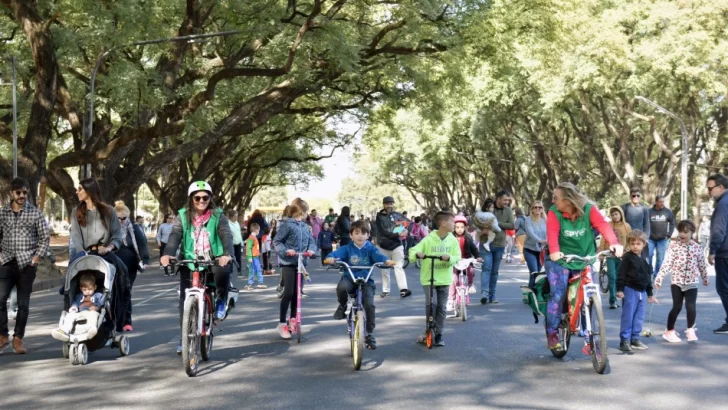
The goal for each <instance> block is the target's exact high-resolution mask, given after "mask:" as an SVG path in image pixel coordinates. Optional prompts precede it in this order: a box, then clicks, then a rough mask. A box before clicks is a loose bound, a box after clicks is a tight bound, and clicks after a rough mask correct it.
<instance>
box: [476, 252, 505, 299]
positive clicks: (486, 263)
mask: <svg viewBox="0 0 728 410" xmlns="http://www.w3.org/2000/svg"><path fill="white" fill-rule="evenodd" d="M505 251H506V248H505V246H493V245H490V252H488V251H486V250H485V248H483V247H482V246H481V247H480V256H481V257H482V258H483V270H482V271H481V272H480V293H481V295H482V296H483V297H486V296H487V297H488V298H491V299H492V298H495V287H496V285H497V284H498V270H499V269H500V264H501V261H502V260H503V253H505Z"/></svg>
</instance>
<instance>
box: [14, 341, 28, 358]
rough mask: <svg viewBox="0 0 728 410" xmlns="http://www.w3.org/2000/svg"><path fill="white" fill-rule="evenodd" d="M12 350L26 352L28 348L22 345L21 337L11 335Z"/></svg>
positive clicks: (20, 352)
mask: <svg viewBox="0 0 728 410" xmlns="http://www.w3.org/2000/svg"><path fill="white" fill-rule="evenodd" d="M13 350H14V351H15V354H26V353H28V349H26V348H25V346H23V339H21V338H19V337H13Z"/></svg>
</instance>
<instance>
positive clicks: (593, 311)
mask: <svg viewBox="0 0 728 410" xmlns="http://www.w3.org/2000/svg"><path fill="white" fill-rule="evenodd" d="M590 300H591V303H590V305H589V316H590V318H591V328H592V334H591V338H590V339H589V344H590V345H591V359H592V365H593V366H594V370H595V371H596V372H597V373H599V374H604V370H606V369H607V363H608V362H609V358H608V357H607V329H606V325H605V323H604V313H603V312H602V304H601V303H599V302H600V300H599V298H598V297H596V296H595V295H592V296H591V298H590Z"/></svg>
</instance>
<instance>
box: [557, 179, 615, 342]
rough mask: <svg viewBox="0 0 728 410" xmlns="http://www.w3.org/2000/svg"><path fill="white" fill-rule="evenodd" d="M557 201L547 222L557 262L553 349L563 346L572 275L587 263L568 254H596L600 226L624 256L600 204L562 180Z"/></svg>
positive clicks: (577, 272)
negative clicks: (562, 328) (564, 312)
mask: <svg viewBox="0 0 728 410" xmlns="http://www.w3.org/2000/svg"><path fill="white" fill-rule="evenodd" d="M553 202H554V205H553V206H552V207H551V209H550V210H549V213H548V216H547V221H546V225H547V240H548V246H549V250H550V252H551V254H550V258H551V260H552V261H553V263H552V264H551V265H550V266H549V268H548V271H547V276H548V281H549V285H550V288H551V293H550V296H549V302H548V305H547V306H548V307H547V311H546V339H547V342H548V348H549V349H552V350H553V349H559V348H561V346H560V344H561V343H560V341H559V336H558V333H557V329H558V326H559V322H560V321H561V313H562V312H561V311H562V308H563V299H564V296H565V293H566V288H567V285H568V283H569V278H570V277H572V276H577V275H580V274H581V271H582V270H583V269H584V266H585V263H584V262H580V261H571V262H566V261H564V260H563V257H564V254H572V255H578V256H581V257H586V256H594V255H596V243H595V239H594V233H593V230H592V228H596V229H597V231H599V233H601V234H602V236H603V237H605V238H606V239H607V242H608V243H609V249H610V250H611V251H612V253H614V255H615V256H616V257H621V256H622V245H620V244H619V241H617V237H616V236H615V235H614V231H613V230H612V228H611V227H610V226H609V223H607V221H606V220H605V219H604V217H603V216H602V214H601V213H600V212H599V209H597V206H596V205H594V203H593V202H592V201H591V200H589V198H587V197H586V196H585V195H584V194H582V193H581V192H580V191H579V189H578V188H577V187H576V186H575V185H573V184H571V183H568V182H562V183H560V184H559V185H558V186H557V187H556V188H555V189H554V196H553Z"/></svg>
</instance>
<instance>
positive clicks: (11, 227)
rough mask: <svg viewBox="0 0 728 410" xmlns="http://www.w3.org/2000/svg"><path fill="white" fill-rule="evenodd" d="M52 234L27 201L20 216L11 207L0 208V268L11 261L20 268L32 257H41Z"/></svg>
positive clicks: (28, 262) (39, 214) (45, 251)
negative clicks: (16, 263) (14, 261)
mask: <svg viewBox="0 0 728 410" xmlns="http://www.w3.org/2000/svg"><path fill="white" fill-rule="evenodd" d="M50 241H51V235H50V232H49V229H48V223H47V222H46V220H45V218H44V217H43V214H42V213H41V212H40V210H38V208H36V207H34V206H33V205H30V204H29V203H28V202H27V201H26V203H25V206H24V207H23V209H21V210H20V214H19V215H17V216H16V215H15V214H14V212H13V209H12V208H11V206H10V205H7V206H4V207H2V208H0V265H4V264H6V263H8V262H10V261H12V260H13V259H15V260H16V261H17V262H18V268H20V269H23V268H25V267H26V266H27V265H28V264H30V262H31V260H32V259H33V257H34V256H37V257H39V258H42V257H44V256H45V255H46V254H47V253H48V248H49V247H50Z"/></svg>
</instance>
